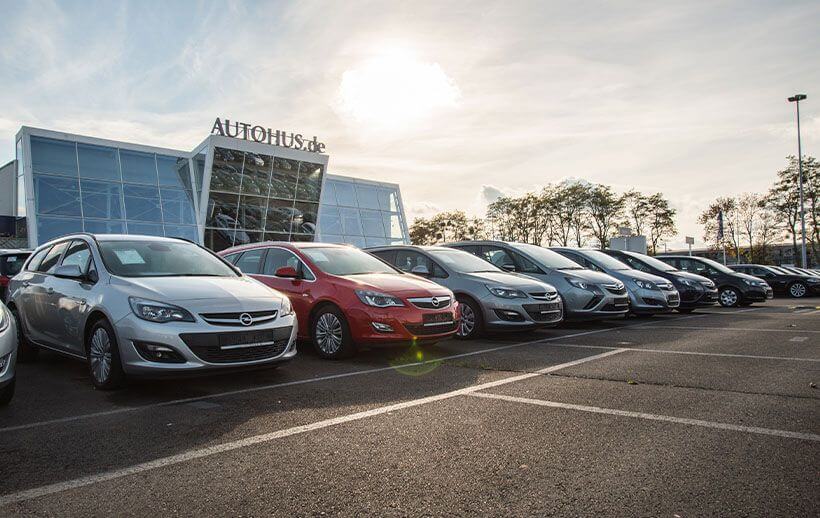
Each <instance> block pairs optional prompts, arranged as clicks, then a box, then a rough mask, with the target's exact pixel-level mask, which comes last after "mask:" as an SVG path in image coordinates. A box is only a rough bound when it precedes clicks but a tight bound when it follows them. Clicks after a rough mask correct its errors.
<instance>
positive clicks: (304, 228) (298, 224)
mask: <svg viewBox="0 0 820 518" xmlns="http://www.w3.org/2000/svg"><path fill="white" fill-rule="evenodd" d="M318 210H319V204H318V203H308V202H304V201H297V202H296V212H295V214H294V220H293V232H297V233H299V234H311V235H312V234H315V233H316V213H317V212H318Z"/></svg>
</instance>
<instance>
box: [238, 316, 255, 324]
mask: <svg viewBox="0 0 820 518" xmlns="http://www.w3.org/2000/svg"><path fill="white" fill-rule="evenodd" d="M239 323H240V324H242V325H243V326H249V325H251V324H253V317H252V316H250V315H249V314H247V313H242V314H241V315H239Z"/></svg>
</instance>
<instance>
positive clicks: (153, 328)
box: [8, 234, 297, 389]
mask: <svg viewBox="0 0 820 518" xmlns="http://www.w3.org/2000/svg"><path fill="white" fill-rule="evenodd" d="M8 305H9V309H10V311H11V313H12V315H13V316H14V318H15V320H16V322H17V327H18V328H19V330H20V346H19V351H20V359H21V360H23V361H26V360H33V359H35V358H36V356H37V353H38V351H39V349H40V348H45V349H50V350H53V351H55V352H58V353H60V354H64V355H67V356H71V357H74V358H77V359H80V360H83V361H85V362H87V364H88V371H89V375H90V377H91V381H92V383H93V384H94V385H95V386H96V387H98V388H101V389H111V388H115V387H117V386H119V385H121V384H122V383H123V382H124V381H125V379H126V377H128V376H152V377H153V376H162V375H180V374H188V373H199V372H210V371H218V370H223V369H229V368H236V367H252V366H260V365H268V364H273V363H277V362H281V361H285V360H289V359H291V358H293V356H294V355H295V354H296V349H295V347H294V341H295V338H296V327H297V326H296V317H295V315H294V313H293V309H292V308H291V305H290V302H289V300H288V298H287V297H285V296H284V295H282V294H281V293H279V292H278V291H275V290H273V289H271V288H269V287H267V286H265V285H263V284H262V283H260V282H258V281H255V280H253V279H251V278H250V277H248V276H245V275H243V274H242V273H241V272H239V271H238V270H236V269H235V268H234V267H233V266H231V265H229V264H228V263H226V262H225V261H224V260H222V259H221V258H219V257H218V256H216V255H215V254H214V253H212V252H211V251H209V250H206V249H205V248H202V247H201V246H198V245H196V244H194V243H191V242H188V241H184V240H181V239H171V238H161V237H148V236H133V235H128V236H125V235H97V236H94V235H89V234H78V235H74V236H67V237H64V238H60V239H57V240H55V241H52V242H50V243H47V244H45V245H43V246H41V247H40V248H39V249H37V251H35V253H34V254H32V256H31V257H30V258H29V260H28V261H27V262H26V264H25V265H24V267H23V270H22V271H21V272H20V273H19V274H17V275H16V276H15V277H14V278H13V279H12V280H11V282H10V284H9V299H8Z"/></svg>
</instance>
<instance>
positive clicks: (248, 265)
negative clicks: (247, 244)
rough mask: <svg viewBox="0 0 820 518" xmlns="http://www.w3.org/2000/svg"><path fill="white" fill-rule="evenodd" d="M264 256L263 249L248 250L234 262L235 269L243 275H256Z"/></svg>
mask: <svg viewBox="0 0 820 518" xmlns="http://www.w3.org/2000/svg"><path fill="white" fill-rule="evenodd" d="M264 254H265V249H264V248H256V249H254V250H248V251H247V252H245V253H243V254H242V257H240V258H239V260H238V261H236V263H234V264H236V267H237V268H239V269H240V270H242V272H243V273H250V274H258V273H259V272H260V271H261V263H262V256H263V255H264Z"/></svg>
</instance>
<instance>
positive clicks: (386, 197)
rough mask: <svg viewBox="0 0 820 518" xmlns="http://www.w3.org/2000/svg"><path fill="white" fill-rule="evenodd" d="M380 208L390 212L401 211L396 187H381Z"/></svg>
mask: <svg viewBox="0 0 820 518" xmlns="http://www.w3.org/2000/svg"><path fill="white" fill-rule="evenodd" d="M379 208H381V210H387V211H390V212H398V211H399V203H398V193H397V192H396V191H395V189H379Z"/></svg>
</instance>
